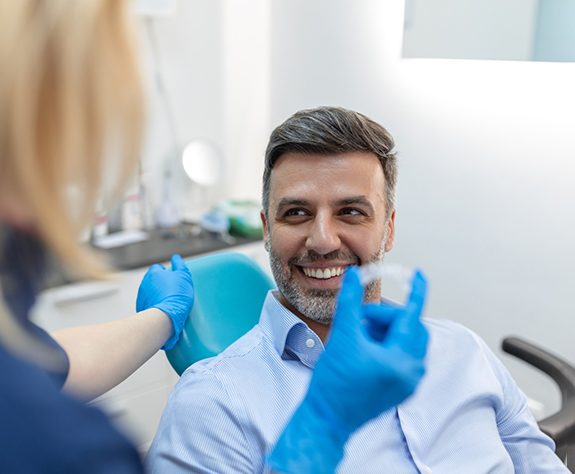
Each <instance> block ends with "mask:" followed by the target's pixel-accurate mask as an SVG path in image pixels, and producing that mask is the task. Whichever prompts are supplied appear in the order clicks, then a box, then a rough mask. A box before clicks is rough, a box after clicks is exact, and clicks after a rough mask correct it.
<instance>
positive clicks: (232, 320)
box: [166, 252, 274, 375]
mask: <svg viewBox="0 0 575 474" xmlns="http://www.w3.org/2000/svg"><path fill="white" fill-rule="evenodd" d="M186 265H187V266H188V268H189V269H190V270H191V272H192V277H193V279H194V293H195V300H194V307H193V308H192V311H191V313H190V317H189V318H188V320H187V322H186V325H185V326H184V330H183V331H182V334H181V336H180V340H179V341H178V343H177V344H176V345H175V346H174V348H173V349H171V350H169V351H166V355H167V357H168V360H169V361H170V364H172V367H173V368H174V370H175V371H176V372H177V373H178V374H180V375H181V374H182V373H183V372H184V371H185V370H186V369H187V368H188V367H189V366H190V365H192V364H193V363H194V362H197V361H199V360H201V359H205V358H206V357H213V356H215V355H217V354H219V353H220V352H221V351H223V350H224V349H225V348H226V347H228V346H229V345H230V344H231V343H232V342H234V341H236V340H237V339H239V338H240V337H241V336H243V335H244V334H245V333H246V332H248V331H249V330H250V329H251V328H252V327H253V326H254V325H255V324H256V323H257V322H258V321H259V317H260V312H261V309H262V305H263V302H264V300H265V297H266V294H267V292H268V291H269V290H270V289H272V288H274V284H273V280H272V279H271V278H270V277H269V276H268V275H267V274H266V273H265V272H264V271H263V270H262V269H261V268H260V267H259V265H258V264H257V263H255V262H254V261H253V260H251V259H250V258H249V257H246V256H245V255H243V254H240V253H236V252H225V253H219V254H215V255H208V256H206V257H199V258H194V259H191V260H187V261H186Z"/></svg>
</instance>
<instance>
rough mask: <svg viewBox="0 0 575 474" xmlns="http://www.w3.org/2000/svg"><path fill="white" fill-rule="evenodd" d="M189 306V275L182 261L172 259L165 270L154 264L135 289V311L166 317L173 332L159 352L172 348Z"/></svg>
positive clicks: (191, 293) (191, 285) (191, 290)
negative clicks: (161, 312) (160, 313)
mask: <svg viewBox="0 0 575 474" xmlns="http://www.w3.org/2000/svg"><path fill="white" fill-rule="evenodd" d="M193 305H194V283H193V282H192V274H191V273H190V270H189V268H188V267H187V266H186V264H185V263H184V261H183V260H182V257H180V256H179V255H173V256H172V268H171V269H169V270H168V269H166V268H164V267H163V266H162V265H158V264H155V265H152V266H151V267H150V268H149V269H148V271H147V272H146V274H145V275H144V278H143V279H142V283H140V288H138V297H137V298H136V311H137V312H138V313H139V312H140V311H144V310H146V309H150V308H157V309H159V310H160V311H163V312H164V313H166V314H167V315H168V317H169V318H170V320H171V321H172V326H173V327H174V332H173V333H172V335H171V336H170V338H169V339H168V340H167V341H166V343H165V344H164V346H163V347H162V349H164V350H169V349H171V348H172V347H174V346H175V345H176V342H178V339H179V337H180V333H181V332H182V329H183V328H184V324H185V322H186V319H187V318H188V315H189V314H190V311H191V310H192V306H193Z"/></svg>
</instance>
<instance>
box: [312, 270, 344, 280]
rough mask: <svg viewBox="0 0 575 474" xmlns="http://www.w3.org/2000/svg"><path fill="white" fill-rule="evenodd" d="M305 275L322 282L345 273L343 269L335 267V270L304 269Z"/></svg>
mask: <svg viewBox="0 0 575 474" xmlns="http://www.w3.org/2000/svg"><path fill="white" fill-rule="evenodd" d="M303 273H304V274H305V276H308V277H311V278H320V279H322V280H326V279H328V278H333V277H336V276H340V275H341V274H342V273H343V267H333V268H307V267H303Z"/></svg>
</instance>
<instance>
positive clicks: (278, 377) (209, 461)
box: [148, 292, 569, 474]
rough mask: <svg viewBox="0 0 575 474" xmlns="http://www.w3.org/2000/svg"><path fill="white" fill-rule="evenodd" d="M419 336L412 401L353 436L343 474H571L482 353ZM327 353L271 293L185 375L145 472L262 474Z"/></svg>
mask: <svg viewBox="0 0 575 474" xmlns="http://www.w3.org/2000/svg"><path fill="white" fill-rule="evenodd" d="M426 326H427V328H428V329H429V332H430V345H429V349H428V355H427V372H426V375H425V377H424V379H423V380H422V382H421V384H420V386H419V387H418V389H417V391H416V393H415V395H413V396H412V397H411V398H409V399H408V400H407V401H405V402H404V403H402V404H401V405H400V406H399V407H398V408H397V409H392V410H388V411H387V412H385V413H383V414H382V415H381V416H379V417H378V418H376V419H374V420H372V421H371V422H369V423H367V424H366V425H364V426H363V427H362V428H361V429H360V430H358V431H357V432H356V433H355V434H354V435H353V436H352V437H351V438H350V440H349V442H348V443H347V445H346V449H345V457H344V459H343V461H342V463H341V464H340V466H339V468H338V472H341V473H353V474H357V473H362V474H364V473H365V474H367V473H381V472H385V473H393V474H404V473H405V474H408V473H417V472H420V473H431V472H433V473H439V474H450V473H457V474H460V473H466V474H467V473H497V474H499V473H513V472H516V473H555V472H569V471H567V469H566V468H565V467H564V466H563V465H562V463H561V462H560V461H559V459H558V458H557V457H556V456H555V454H554V452H553V449H554V446H553V442H552V441H551V440H550V439H549V438H548V437H547V436H545V435H544V434H543V433H541V432H540V431H539V429H538V428H537V424H536V422H535V420H534V419H533V417H532V415H531V413H530V412H529V411H528V409H527V400H526V397H525V395H524V394H523V393H522V392H521V391H520V390H519V388H518V387H517V385H516V384H515V382H514V381H513V379H512V378H511V376H510V375H509V373H508V372H507V370H506V369H505V368H504V367H503V365H502V364H501V362H499V361H498V360H497V358H496V357H495V356H494V355H493V353H492V352H491V351H490V350H489V349H488V348H487V346H486V344H485V343H484V342H483V341H482V340H481V339H480V338H479V337H478V336H477V335H475V334H474V333H472V332H471V331H469V330H468V329H465V328H464V327H462V326H460V325H458V324H456V323H453V322H449V321H440V320H433V319H431V320H427V321H426ZM322 351H323V345H322V342H321V340H320V339H319V337H318V336H317V335H316V334H315V333H314V332H313V331H311V330H310V329H309V328H308V327H307V325H306V324H304V323H303V322H302V321H301V320H300V319H299V318H298V317H297V316H295V315H294V314H293V313H291V312H290V311H289V310H287V309H286V308H285V307H284V306H283V305H281V303H280V302H279V301H278V299H277V294H276V293H275V292H270V293H269V294H268V296H267V299H266V301H265V303H264V307H263V309H262V314H261V317H260V321H259V324H258V325H256V326H255V327H254V328H253V329H252V330H251V331H249V332H248V333H247V334H246V335H245V336H243V337H242V338H240V339H239V340H238V341H236V342H235V343H234V344H232V345H231V346H230V347H229V348H228V349H226V350H225V351H224V352H222V353H221V354H220V355H218V356H217V357H214V358H212V359H207V360H204V361H201V362H198V363H196V364H194V365H193V366H192V367H190V368H189V369H188V370H187V371H186V372H185V373H184V374H183V375H182V377H181V379H180V381H179V382H178V384H177V385H176V388H175V389H174V392H173V393H172V395H171V397H170V400H169V402H168V406H167V408H166V411H165V412H164V415H163V417H162V420H161V422H160V427H159V429H158V432H157V434H156V437H155V439H154V442H153V444H152V447H151V449H150V452H149V455H148V467H149V468H150V470H151V472H154V473H161V474H169V473H174V472H197V473H218V474H224V473H258V472H266V467H265V466H264V460H265V456H266V454H267V453H268V452H269V450H270V449H271V448H272V447H273V445H274V442H275V440H276V439H277V438H278V437H279V434H280V432H281V430H282V428H283V427H284V426H285V424H286V423H287V421H288V419H289V418H290V416H291V414H292V413H293V411H294V410H295V409H296V407H297V405H298V404H299V402H300V401H301V399H302V398H303V396H304V394H305V391H306V389H307V386H308V383H309V379H310V376H311V373H312V369H313V367H314V365H315V363H316V361H317V359H318V357H319V356H320V354H321V352H322Z"/></svg>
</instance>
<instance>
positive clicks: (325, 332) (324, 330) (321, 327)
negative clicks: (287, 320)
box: [280, 292, 331, 345]
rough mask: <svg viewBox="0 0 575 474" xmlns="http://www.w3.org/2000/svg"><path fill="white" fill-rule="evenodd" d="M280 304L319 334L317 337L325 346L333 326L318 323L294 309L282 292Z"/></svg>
mask: <svg viewBox="0 0 575 474" xmlns="http://www.w3.org/2000/svg"><path fill="white" fill-rule="evenodd" d="M280 303H281V304H282V305H284V306H285V307H286V308H287V309H289V310H290V311H291V312H292V313H293V314H295V315H296V316H297V317H298V318H300V319H301V320H302V321H303V322H304V323H306V324H307V325H308V327H309V328H310V329H311V330H312V331H313V332H315V333H316V334H317V336H318V337H319V338H320V339H321V342H323V344H324V345H325V343H326V341H327V338H328V336H329V330H330V328H331V324H323V323H318V322H317V321H315V320H314V319H310V318H308V317H307V316H304V315H303V314H301V313H300V312H299V311H298V310H297V309H296V308H294V307H293V306H292V305H291V304H290V303H289V302H288V300H286V299H285V297H284V295H283V294H282V293H281V292H280Z"/></svg>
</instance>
